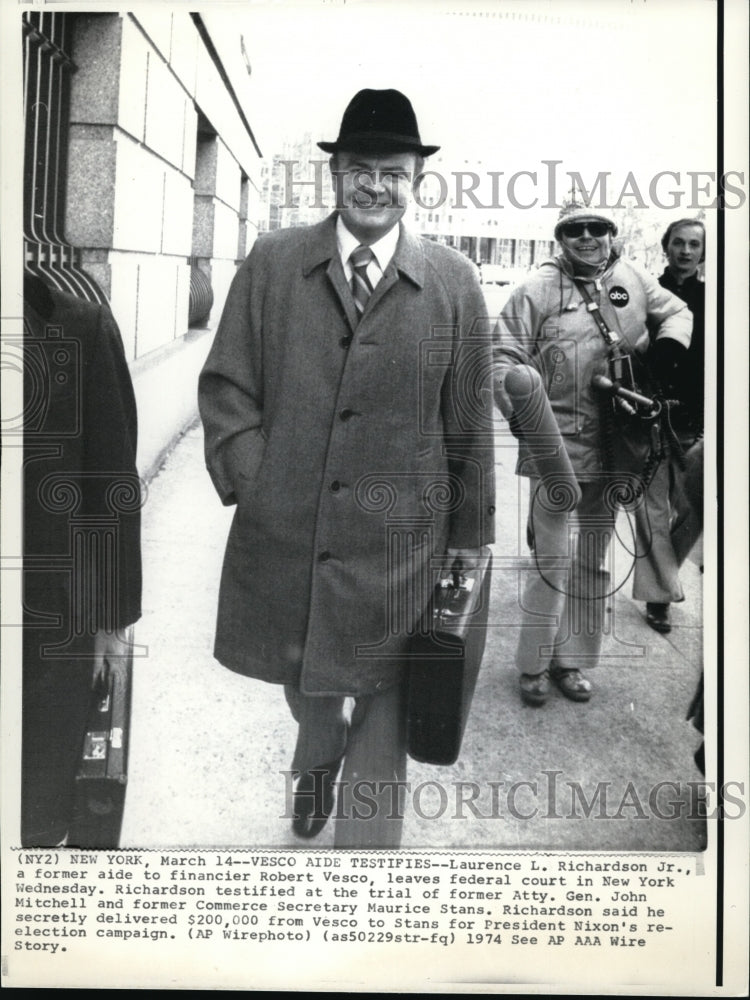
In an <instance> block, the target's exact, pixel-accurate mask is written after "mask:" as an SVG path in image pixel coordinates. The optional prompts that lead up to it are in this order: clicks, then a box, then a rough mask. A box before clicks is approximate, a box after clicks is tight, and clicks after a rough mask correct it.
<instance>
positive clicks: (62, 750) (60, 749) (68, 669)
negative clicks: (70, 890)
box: [21, 630, 92, 847]
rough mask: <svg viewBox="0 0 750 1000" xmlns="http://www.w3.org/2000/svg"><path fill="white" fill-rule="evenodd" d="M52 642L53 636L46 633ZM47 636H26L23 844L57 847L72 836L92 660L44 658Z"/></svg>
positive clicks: (37, 633) (33, 632)
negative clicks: (76, 779)
mask: <svg viewBox="0 0 750 1000" xmlns="http://www.w3.org/2000/svg"><path fill="white" fill-rule="evenodd" d="M47 636H48V633H47ZM47 636H45V634H44V632H37V631H34V630H27V632H26V634H25V635H24V662H23V702H22V717H23V718H22V745H21V844H22V846H24V847H54V846H55V845H56V844H59V843H61V841H62V840H63V839H64V838H65V836H66V834H67V833H68V830H69V827H70V823H71V820H72V813H73V799H74V794H75V773H76V767H77V765H78V760H79V756H80V753H81V750H82V747H83V737H84V732H85V727H86V718H87V714H88V709H89V703H90V698H91V676H92V661H91V660H90V659H74V660H53V659H45V658H43V657H42V656H41V655H40V648H41V644H43V643H46V642H48V641H49V639H48V637H47Z"/></svg>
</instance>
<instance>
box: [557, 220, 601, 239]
mask: <svg viewBox="0 0 750 1000" xmlns="http://www.w3.org/2000/svg"><path fill="white" fill-rule="evenodd" d="M586 230H588V233H589V236H593V237H594V238H595V239H599V237H600V236H605V235H606V234H607V233H608V232H609V230H610V227H609V223H607V222H567V223H566V224H565V225H564V226H563V227H562V230H561V231H562V234H563V236H566V237H567V238H568V239H570V240H577V239H578V237H579V236H583V234H584V232H585V231H586Z"/></svg>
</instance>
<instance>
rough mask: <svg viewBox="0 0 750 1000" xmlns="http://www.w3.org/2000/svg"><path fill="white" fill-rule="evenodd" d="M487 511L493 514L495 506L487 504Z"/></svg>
mask: <svg viewBox="0 0 750 1000" xmlns="http://www.w3.org/2000/svg"><path fill="white" fill-rule="evenodd" d="M487 513H488V514H494V513H495V508H494V506H493V505H490V506H489V507H488V508H487Z"/></svg>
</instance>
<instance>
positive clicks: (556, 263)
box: [495, 204, 692, 706]
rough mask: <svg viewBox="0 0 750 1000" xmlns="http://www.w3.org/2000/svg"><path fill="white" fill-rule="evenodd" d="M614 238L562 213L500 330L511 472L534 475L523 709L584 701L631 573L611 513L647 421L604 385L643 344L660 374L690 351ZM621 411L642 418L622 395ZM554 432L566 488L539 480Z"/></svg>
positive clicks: (627, 367) (587, 213) (522, 619)
mask: <svg viewBox="0 0 750 1000" xmlns="http://www.w3.org/2000/svg"><path fill="white" fill-rule="evenodd" d="M616 235H617V226H616V225H615V223H614V221H613V220H612V218H611V217H610V216H609V215H608V214H607V213H606V212H602V211H599V210H592V209H590V208H587V207H584V206H582V205H575V204H573V205H569V206H566V207H564V208H563V210H562V211H561V213H560V218H559V220H558V222H557V225H556V226H555V239H556V240H557V241H558V243H559V245H560V249H561V253H560V254H559V255H558V256H556V257H555V258H554V259H553V260H550V261H546V262H544V263H543V264H542V265H541V266H540V267H539V268H538V269H537V271H536V272H534V273H533V274H532V275H530V277H529V278H528V279H527V280H526V281H525V282H524V283H523V284H521V285H519V286H518V287H516V288H515V289H514V291H513V292H512V294H511V296H510V298H509V300H508V302H507V304H506V306H505V308H504V309H503V311H502V313H501V316H500V318H499V322H498V327H497V331H496V334H497V341H496V351H495V360H496V381H495V398H496V402H497V404H498V406H499V407H500V409H501V411H502V413H503V414H504V416H506V417H507V418H508V419H509V421H510V425H511V429H512V430H513V431H514V433H516V435H517V436H518V437H519V455H518V464H517V467H516V473H517V474H518V475H522V476H526V477H528V478H529V496H530V500H529V517H528V532H527V534H528V543H529V546H530V548H531V552H532V564H531V567H530V568H529V569H524V570H523V572H522V575H523V577H525V579H524V583H523V588H522V597H521V600H520V616H519V620H518V624H519V625H520V626H521V627H520V628H519V641H518V648H517V654H516V665H517V668H518V671H519V675H520V677H519V683H520V693H521V698H522V700H523V701H524V702H525V703H526V704H528V705H537V706H538V705H543V704H544V703H545V702H546V700H547V698H548V696H549V693H550V690H551V688H552V686H553V685H554V686H555V687H557V688H558V689H559V691H560V692H561V693H562V694H563V695H564V696H565V697H566V698H569V699H571V700H572V701H576V702H586V701H588V700H589V699H590V697H591V694H592V686H591V682H590V681H589V679H588V678H587V677H586V676H585V671H586V670H587V669H589V668H591V667H594V666H596V664H597V662H598V659H599V655H600V649H601V644H602V639H603V636H604V634H605V630H606V631H611V617H609V619H608V616H607V614H606V611H607V608H608V606H609V605H611V603H612V598H613V592H614V590H615V589H617V588H618V587H619V586H620V585H621V584H622V582H623V581H624V579H625V578H626V576H627V574H625V573H622V574H618V576H622V578H623V579H622V580H619V581H615V580H614V577H613V575H612V574H610V572H609V570H608V566H607V562H606V560H607V554H608V549H609V543H610V540H611V537H612V532H613V528H614V521H615V517H616V515H617V509H618V504H619V503H621V502H624V501H623V498H625V499H627V498H630V499H631V500H632V499H633V498H634V497H637V494H638V491H639V481H638V477H639V476H640V475H641V474H642V473H643V459H644V451H643V441H644V434H646V436H647V432H645V431H644V430H643V428H645V427H646V426H647V422H646V421H645V420H644V421H641V420H640V418H639V416H638V415H637V414H634V415H632V416H629V417H627V418H626V420H624V421H623V422H619V421H617V420H616V418H614V417H613V416H612V404H613V400H612V399H611V398H609V397H604V398H603V392H602V388H601V379H602V377H604V379H605V383H604V384H605V386H606V384H607V382H606V380H609V387H610V388H612V382H614V383H615V386H616V385H618V384H620V383H622V385H624V386H625V387H626V388H627V387H628V386H627V381H628V379H629V377H630V374H631V372H632V371H635V372H636V377H639V376H638V372H639V371H641V370H642V363H643V360H644V357H645V353H646V350H647V348H648V347H649V343H650V339H652V340H653V341H654V344H655V350H654V351H652V355H653V356H654V357H655V358H656V363H657V365H658V366H660V367H661V366H663V367H664V368H665V369H666V368H669V367H671V366H672V365H673V364H674V363H675V358H676V356H678V355H679V354H680V353H681V352H683V351H684V350H685V348H686V347H687V346H688V345H689V343H690V337H691V331H692V317H691V314H690V312H689V310H688V309H687V307H686V306H685V303H684V302H682V301H681V300H680V299H679V298H677V297H676V296H675V295H672V294H671V293H670V292H669V291H667V290H666V289H664V288H662V287H661V286H660V285H659V284H658V282H656V281H655V280H654V279H652V278H651V277H649V276H648V275H646V274H644V273H642V272H640V271H639V270H637V269H636V268H635V267H634V266H633V265H631V264H630V263H629V262H627V261H625V260H623V259H622V257H621V256H620V255H619V253H618V251H617V250H616V249H615V247H614V246H613V239H614V237H615V236H616ZM649 331H650V332H649ZM519 366H523V367H519ZM511 372H515V374H514V375H513V376H512V377H511V376H510V373H511ZM519 372H522V373H523V376H522V378H523V379H525V380H526V382H525V384H528V385H529V386H530V387H532V389H530V391H531V392H532V393H533V391H534V390H533V387H534V386H536V390H535V391H536V397H537V398H535V399H533V400H532V399H531V397H529V400H528V409H527V411H526V413H524V412H521V411H522V410H523V409H526V407H525V406H520V405H519V401H518V396H517V394H516V395H514V394H513V393H512V392H510V391H509V390H510V388H511V386H512V385H516V386H517V385H518V384H519V383H518V379H519ZM506 379H507V380H508V385H507V386H506V384H505V383H506ZM514 380H515V381H514ZM595 380H598V382H599V385H597V384H596V381H595ZM630 388H631V389H634V390H638V389H639V386H638V385H635V384H631V385H630ZM641 395H642V393H641ZM547 400H548V401H549V409H547V410H546V412H547V414H549V412H550V410H551V414H552V415H553V417H554V420H552V417H549V421H548V423H547V425H546V426H544V427H543V421H542V423H540V424H539V427H540V428H542V427H543V432H541V433H540V432H539V431H538V432H537V433H536V434H535V433H534V429H533V426H530V421H529V419H528V413H530V412H532V411H534V408H535V407H537V410H538V407H539V406H544V407H546V405H547ZM618 402H619V401H618ZM621 405H622V406H623V408H624V409H625V410H626V411H631V413H632V412H634V410H635V409H637V404H636V406H635V407H634V406H633V405H632V403H630V402H628V401H627V400H625V401H623V402H622V404H621ZM538 412H541V410H539V411H538ZM555 423H556V425H557V428H559V432H560V436H561V438H562V444H560V439H559V438H557V442H558V445H557V446H558V447H563V448H564V450H565V452H566V453H567V457H568V459H569V461H570V466H572V470H573V475H572V477H570V478H572V479H574V480H575V481H574V482H569V483H568V484H567V486H568V488H567V489H566V488H563V489H560V488H559V478H558V480H557V482H555V481H554V477H553V480H550V479H549V477H548V476H546V475H544V474H542V473H540V467H541V463H540V456H545V455H546V456H547V458H548V456H549V454H550V452H551V451H552V452H554V449H555V437H553V436H551V435H550V433H549V429H550V424H551V425H552V426H553V427H554V424H555ZM521 425H523V427H524V430H523V432H520V431H519V426H521ZM631 428H632V431H631ZM631 433H632V440H628V439H629V436H630V435H631ZM555 436H556V435H555ZM646 447H648V446H646ZM545 460H546V459H545ZM563 485H564V484H563ZM619 652H620V651H616V653H618V654H619Z"/></svg>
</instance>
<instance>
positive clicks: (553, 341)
mask: <svg viewBox="0 0 750 1000" xmlns="http://www.w3.org/2000/svg"><path fill="white" fill-rule="evenodd" d="M581 281H582V279H580V278H574V277H573V274H572V271H571V269H570V266H569V264H568V262H567V261H566V260H565V258H564V257H563V256H559V257H556V258H554V259H553V260H550V261H545V262H544V263H543V264H541V265H540V267H539V268H538V270H537V271H536V272H534V274H532V275H531V277H529V279H528V280H527V281H525V282H523V284H521V285H519V286H518V287H517V288H516V289H514V291H513V292H512V294H511V296H510V298H509V299H508V301H507V303H506V305H505V307H504V308H503V310H502V313H501V315H500V318H499V321H498V324H497V327H496V330H495V348H494V356H495V362H496V370H495V372H496V377H495V397H496V401H497V403H498V406H499V407H500V409H501V411H502V412H503V414H504V415H505V416H506V417H509V416H510V414H511V412H512V406H511V404H510V400H509V399H508V397H507V395H506V393H505V391H504V389H503V380H504V377H505V375H506V373H507V372H508V371H509V370H510V369H511V368H513V367H514V366H515V365H518V364H524V365H531V366H532V367H534V368H535V369H536V370H537V371H538V372H539V374H540V375H541V377H542V381H543V383H544V386H545V388H546V391H547V395H548V397H549V400H550V405H551V407H552V412H553V413H554V415H555V418H556V419H557V423H558V426H559V428H560V433H561V434H562V437H563V440H564V442H565V447H566V450H567V452H568V455H569V456H570V460H571V463H572V465H573V469H574V471H575V473H576V475H577V477H578V478H579V480H585V479H586V478H587V476H588V477H595V476H596V475H598V474H599V473H601V471H602V469H603V457H604V454H603V441H602V428H601V420H600V412H601V410H600V407H601V394H600V392H599V391H598V390H596V389H595V388H594V387H593V386H592V377H593V376H594V375H595V374H603V375H608V374H609V372H608V357H609V353H610V349H609V347H608V345H607V344H606V342H605V340H604V337H603V336H602V333H601V331H600V330H599V327H598V326H597V323H596V321H595V319H594V317H593V316H592V315H591V313H590V311H589V309H588V306H587V302H586V301H585V299H584V296H583V295H582V293H581V289H580V284H581ZM586 287H587V289H588V291H589V293H590V295H591V297H592V299H593V300H594V302H596V303H597V305H598V306H599V310H600V312H601V315H602V317H603V318H604V321H605V323H606V324H607V326H608V327H609V329H610V330H612V331H614V332H616V333H617V334H618V336H619V337H620V346H621V347H622V348H623V349H624V350H627V351H629V352H631V353H632V354H633V356H634V358H635V359H636V361H637V362H638V361H639V362H643V361H644V358H645V354H646V351H647V349H648V347H649V344H650V342H651V339H660V338H662V337H672V338H673V339H674V340H676V341H677V342H678V343H680V344H682V345H683V346H684V347H687V346H688V345H689V343H690V337H691V331H692V316H691V314H690V310H689V309H688V308H687V307H686V305H685V303H684V302H682V301H681V300H680V299H678V298H677V296H675V295H672V294H671V293H670V292H668V291H666V289H664V288H662V287H661V285H660V284H659V283H658V281H656V280H655V279H653V278H651V277H650V276H649V275H647V274H645V273H644V272H642V271H640V270H639V269H637V268H636V267H635V266H633V265H632V264H630V263H629V262H627V261H624V260H622V259H621V258H619V257H617V256H614V255H613V256H612V257H611V258H610V261H609V264H608V266H607V268H606V270H605V272H604V273H603V275H602V276H601V277H600V278H599V279H598V281H597V282H596V283H595V282H594V281H593V279H592V280H589V279H586ZM529 454H530V453H529V448H528V443H527V442H524V441H521V443H520V447H519V460H518V466H517V471H518V472H519V473H521V474H530V473H531V470H532V469H533V465H531V464H530V463H529V462H528V461H527V459H528V458H529Z"/></svg>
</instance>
